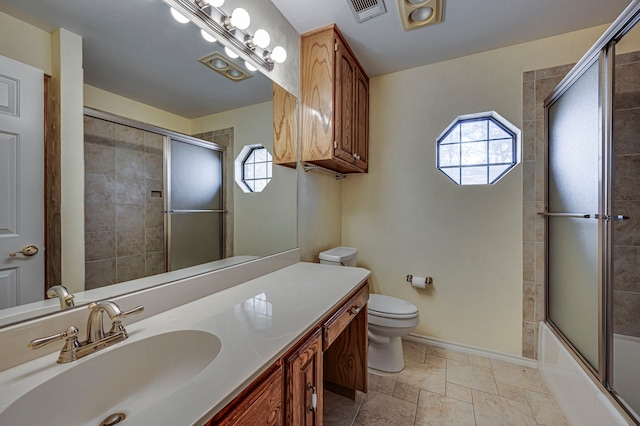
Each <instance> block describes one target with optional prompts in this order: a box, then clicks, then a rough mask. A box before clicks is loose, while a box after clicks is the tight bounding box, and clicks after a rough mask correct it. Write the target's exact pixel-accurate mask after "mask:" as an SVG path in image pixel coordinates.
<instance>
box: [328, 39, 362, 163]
mask: <svg viewBox="0 0 640 426" xmlns="http://www.w3.org/2000/svg"><path fill="white" fill-rule="evenodd" d="M357 72H358V66H357V65H356V61H355V59H354V57H353V56H352V55H351V52H349V50H348V49H347V48H346V47H345V45H344V44H343V43H342V41H341V40H340V39H337V38H336V82H335V94H336V95H335V96H336V97H335V132H334V134H335V139H336V140H335V141H336V145H335V146H334V156H335V157H336V158H339V159H341V160H343V161H346V162H348V163H353V162H354V161H355V158H354V157H353V149H354V136H355V127H354V125H355V119H356V117H355V110H354V107H355V102H354V94H355V82H356V73H357Z"/></svg>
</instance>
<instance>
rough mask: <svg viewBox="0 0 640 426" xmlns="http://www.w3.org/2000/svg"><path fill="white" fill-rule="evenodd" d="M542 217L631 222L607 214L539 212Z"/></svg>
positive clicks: (624, 217) (624, 218)
mask: <svg viewBox="0 0 640 426" xmlns="http://www.w3.org/2000/svg"><path fill="white" fill-rule="evenodd" d="M538 214H539V215H540V216H545V217H569V218H577V219H604V220H629V219H631V218H630V217H629V216H623V215H613V216H610V215H606V214H598V213H596V214H582V213H549V212H538Z"/></svg>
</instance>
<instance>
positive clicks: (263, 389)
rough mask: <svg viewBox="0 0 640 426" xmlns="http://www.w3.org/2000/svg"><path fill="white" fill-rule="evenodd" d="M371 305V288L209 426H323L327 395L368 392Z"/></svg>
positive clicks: (355, 295) (323, 323) (355, 296)
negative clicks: (368, 333)
mask: <svg viewBox="0 0 640 426" xmlns="http://www.w3.org/2000/svg"><path fill="white" fill-rule="evenodd" d="M367 300H369V285H368V283H366V282H365V283H363V284H362V285H361V286H360V287H359V288H358V289H356V290H354V291H353V292H352V293H351V294H350V295H349V296H348V299H347V300H346V301H345V302H343V303H341V304H340V305H339V306H337V307H336V308H335V309H333V310H332V311H331V313H330V314H329V315H327V316H326V317H325V318H323V319H322V321H320V322H319V323H318V324H316V325H315V326H314V327H313V328H312V330H311V331H310V332H309V333H307V334H306V335H305V337H303V338H302V339H301V340H300V341H298V342H297V343H296V344H295V345H294V346H293V348H291V349H290V350H289V351H288V352H287V353H285V354H284V355H283V356H282V357H280V358H279V359H278V361H276V362H275V363H274V364H273V365H272V366H271V367H270V368H269V369H268V370H267V371H266V372H265V373H263V374H262V375H261V376H260V377H258V378H257V379H256V380H255V381H254V382H253V383H252V384H251V385H249V386H248V387H247V388H246V389H245V390H244V391H243V392H241V393H240V395H238V396H237V397H236V398H235V399H234V400H233V401H231V402H230V403H229V404H228V405H227V406H226V407H225V408H223V409H222V410H221V411H220V412H218V414H216V415H215V417H214V418H213V419H211V420H210V421H209V422H208V423H207V426H213V425H220V426H274V425H282V424H285V425H288V426H308V425H309V426H321V425H322V408H323V400H322V394H323V389H325V388H326V389H329V390H331V391H332V392H335V393H339V394H341V395H344V396H347V397H350V398H352V399H355V394H356V390H360V391H362V392H366V391H367V377H368V370H367Z"/></svg>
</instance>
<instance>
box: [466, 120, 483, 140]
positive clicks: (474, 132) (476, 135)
mask: <svg viewBox="0 0 640 426" xmlns="http://www.w3.org/2000/svg"><path fill="white" fill-rule="evenodd" d="M460 126H461V129H462V137H461V138H462V142H467V141H486V140H487V136H488V135H487V121H486V120H481V121H477V120H474V121H468V122H463V123H461V124H460Z"/></svg>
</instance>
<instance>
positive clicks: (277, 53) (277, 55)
mask: <svg viewBox="0 0 640 426" xmlns="http://www.w3.org/2000/svg"><path fill="white" fill-rule="evenodd" d="M271 59H273V60H274V61H275V62H277V63H279V64H281V63H283V62H284V61H286V60H287V51H286V50H284V47H282V46H276V47H274V48H273V51H272V52H271Z"/></svg>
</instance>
